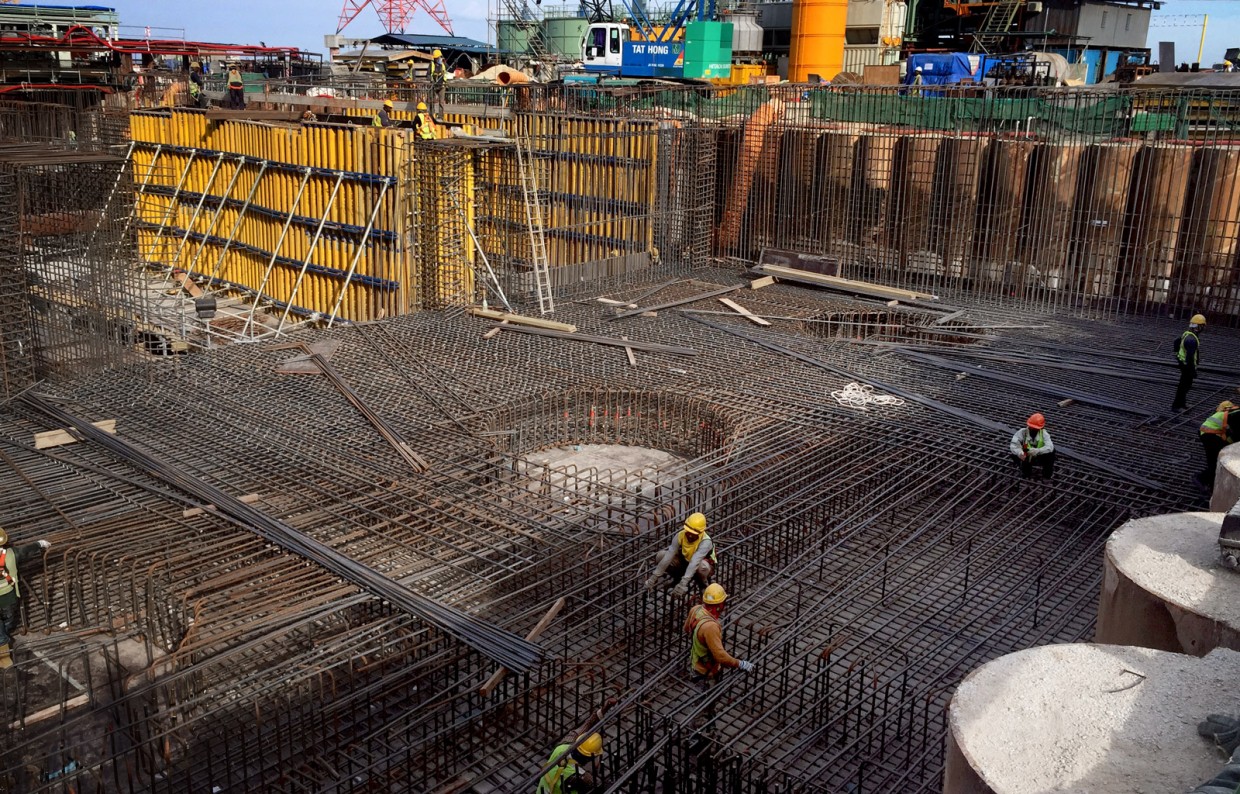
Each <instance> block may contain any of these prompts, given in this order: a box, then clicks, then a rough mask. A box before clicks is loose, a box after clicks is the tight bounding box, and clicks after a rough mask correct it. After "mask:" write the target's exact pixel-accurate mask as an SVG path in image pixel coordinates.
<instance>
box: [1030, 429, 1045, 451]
mask: <svg viewBox="0 0 1240 794" xmlns="http://www.w3.org/2000/svg"><path fill="white" fill-rule="evenodd" d="M1025 436H1026V438H1027V440H1028V446H1029V448H1030V449H1041V448H1042V447H1044V446H1046V439H1044V438H1042V431H1041V430H1039V431H1038V432H1037V433H1036V434H1035V433H1030V432H1029V430H1028V429H1027V428H1026V430H1025Z"/></svg>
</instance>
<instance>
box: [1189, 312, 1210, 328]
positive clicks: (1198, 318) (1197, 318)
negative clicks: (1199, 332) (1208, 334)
mask: <svg viewBox="0 0 1240 794" xmlns="http://www.w3.org/2000/svg"><path fill="white" fill-rule="evenodd" d="M1188 324H1189V325H1205V324H1206V316H1205V315H1204V314H1194V315H1193V316H1192V318H1191V319H1189V321H1188Z"/></svg>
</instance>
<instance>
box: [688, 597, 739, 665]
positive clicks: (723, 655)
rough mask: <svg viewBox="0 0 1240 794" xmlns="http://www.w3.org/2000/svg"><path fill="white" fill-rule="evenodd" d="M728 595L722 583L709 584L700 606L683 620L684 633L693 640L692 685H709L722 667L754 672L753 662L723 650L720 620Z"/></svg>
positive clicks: (691, 654) (691, 656) (690, 663)
mask: <svg viewBox="0 0 1240 794" xmlns="http://www.w3.org/2000/svg"><path fill="white" fill-rule="evenodd" d="M727 600H728V594H727V592H726V591H724V589H723V585H721V584H712V585H711V586H710V587H707V588H706V592H704V593H702V603H700V604H695V605H694V607H693V609H691V610H689V617H688V618H686V619H685V632H686V633H687V634H689V636H690V637H692V638H693V644H692V645H691V646H690V648H689V676H690V679H691V680H692V681H693V682H694V683H698V684H710V683H712V682H713V681H714V680H715V679H716V678H717V677H718V676H719V672H720V671H721V670H722V669H723V668H725V667H734V668H739V669H740V670H742V671H743V672H746V673H752V672H753V662H745V661H742V660H740V659H737V658H736V657H734V656H732V654H730V653H728V652H727V651H726V650H724V648H723V629H722V627H721V626H720V625H719V618H720V616H721V615H722V614H723V605H724V602H725V601H727Z"/></svg>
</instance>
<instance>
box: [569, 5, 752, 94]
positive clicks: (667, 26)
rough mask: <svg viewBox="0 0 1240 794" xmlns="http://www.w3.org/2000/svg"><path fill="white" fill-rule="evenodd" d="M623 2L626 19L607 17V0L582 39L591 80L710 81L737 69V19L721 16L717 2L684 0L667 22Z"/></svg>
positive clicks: (583, 58)
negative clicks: (734, 59)
mask: <svg viewBox="0 0 1240 794" xmlns="http://www.w3.org/2000/svg"><path fill="white" fill-rule="evenodd" d="M621 3H622V4H623V5H624V10H625V12H627V15H628V21H625V22H614V21H604V19H605V18H606V17H608V16H611V15H610V14H605V13H604V12H603V10H602V3H601V2H597V3H595V4H594V5H593V6H592V9H593V13H592V14H591V17H590V20H591V21H590V25H589V27H587V28H586V34H585V37H584V38H583V40H582V42H581V63H582V68H583V69H584V70H585V73H586V75H587V77H586V79H590V80H593V79H595V78H597V77H599V76H609V77H634V78H661V79H667V80H684V79H690V80H695V79H703V80H710V79H720V78H726V77H728V76H729V75H730V74H731V73H732V23H731V22H722V21H719V20H718V18H717V17H718V15H717V10H716V8H715V0H679V2H678V3H677V5H676V8H675V9H674V10H673V11H672V13H671V15H670V16H669V18H668V21H667V22H666V23H663V24H655V23H653V22H651V20H650V18H649V17H648V16H647V14H646V12H645V9H644V7H642V6H641V5H639V4H637V3H635V2H632V3H631V2H630V0H621ZM613 18H614V17H613ZM565 79H566V80H571V79H572V78H571V77H570V76H565Z"/></svg>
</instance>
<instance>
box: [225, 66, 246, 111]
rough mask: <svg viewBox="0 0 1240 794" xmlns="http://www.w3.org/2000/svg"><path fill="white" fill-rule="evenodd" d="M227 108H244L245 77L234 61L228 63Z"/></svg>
mask: <svg viewBox="0 0 1240 794" xmlns="http://www.w3.org/2000/svg"><path fill="white" fill-rule="evenodd" d="M228 109H229V110H245V79H244V78H243V77H242V76H241V70H240V69H239V68H237V64H235V63H231V64H229V65H228Z"/></svg>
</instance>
